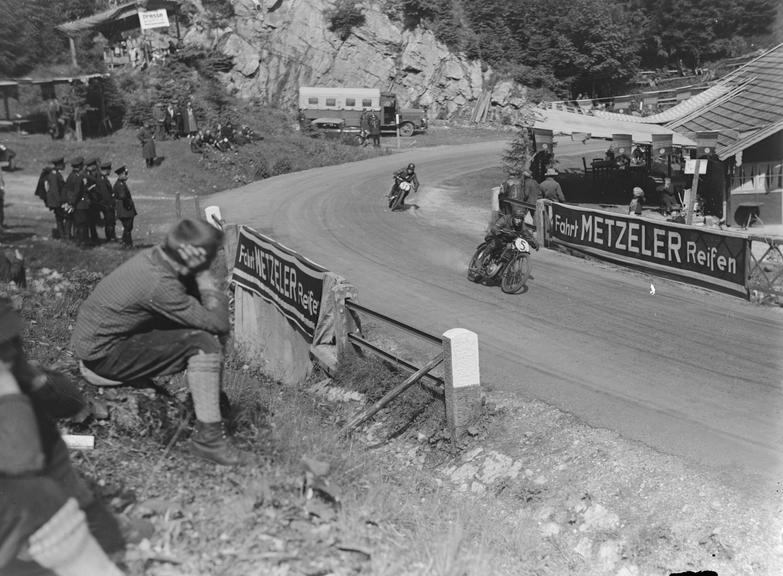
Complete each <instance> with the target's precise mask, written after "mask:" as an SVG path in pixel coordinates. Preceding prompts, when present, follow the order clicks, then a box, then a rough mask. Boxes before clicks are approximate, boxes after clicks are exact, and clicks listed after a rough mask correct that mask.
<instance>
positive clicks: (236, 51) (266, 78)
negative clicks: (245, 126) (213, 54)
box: [183, 0, 526, 121]
mask: <svg viewBox="0 0 783 576" xmlns="http://www.w3.org/2000/svg"><path fill="white" fill-rule="evenodd" d="M188 1H189V3H190V4H192V6H193V7H194V8H195V11H194V13H193V14H192V15H191V18H190V20H191V23H190V26H188V28H187V30H185V33H184V37H183V40H184V41H185V43H188V44H197V45H200V46H203V47H206V48H209V49H213V50H218V51H220V52H222V53H224V54H226V55H229V56H232V57H233V60H234V67H233V69H232V70H231V71H230V72H228V73H226V75H225V81H226V83H227V85H228V87H229V89H230V90H231V91H232V92H234V93H235V94H236V95H237V96H239V97H242V98H258V99H260V100H261V101H262V102H265V103H268V104H272V105H279V106H295V103H296V97H297V89H298V87H299V86H300V85H301V86H346V87H368V88H380V89H382V90H390V91H393V92H395V93H396V94H397V95H398V97H399V98H400V100H401V102H402V103H403V105H405V106H419V107H423V106H426V107H427V108H428V111H429V116H430V117H431V118H452V117H455V116H461V117H470V116H471V115H474V113H475V111H476V110H483V109H492V113H491V114H490V116H492V117H495V118H499V117H500V116H507V117H509V118H510V119H511V120H512V121H513V120H515V119H516V117H517V116H518V115H519V110H520V109H521V108H522V106H523V104H524V103H525V96H526V92H525V89H524V87H521V86H517V85H514V84H512V83H510V82H503V83H500V84H497V85H492V84H491V83H490V77H491V76H492V72H491V70H488V69H486V67H485V69H484V70H482V65H481V63H479V62H475V61H468V60H467V59H465V58H462V57H460V56H459V55H456V54H452V53H451V52H449V50H448V49H447V48H446V47H445V46H444V45H443V44H440V43H439V42H437V41H436V40H435V37H434V36H433V34H432V33H431V32H429V31H427V30H421V29H417V30H413V31H408V30H402V29H401V27H400V25H399V24H397V23H395V22H392V21H391V20H390V19H389V18H388V17H387V16H386V15H385V14H383V13H382V12H381V11H380V9H379V7H378V6H377V5H375V4H365V5H363V6H362V10H363V13H364V16H365V23H364V24H362V25H361V26H358V27H355V28H353V29H352V32H351V34H350V35H349V36H348V38H347V39H346V40H344V41H343V40H341V39H340V38H339V37H338V36H337V35H336V34H335V33H333V32H331V31H330V30H329V29H328V26H329V22H328V20H327V17H326V16H325V13H326V12H327V11H328V10H329V9H330V8H332V7H333V2H331V1H329V0H225V2H224V4H225V5H226V6H225V7H226V8H227V10H225V11H224V13H223V16H222V17H220V18H217V17H216V16H215V15H214V13H213V12H212V11H211V10H209V5H207V6H206V7H205V6H204V4H202V0H188ZM214 3H215V0H212V2H211V4H214ZM228 4H230V7H229V6H227V5H228Z"/></svg>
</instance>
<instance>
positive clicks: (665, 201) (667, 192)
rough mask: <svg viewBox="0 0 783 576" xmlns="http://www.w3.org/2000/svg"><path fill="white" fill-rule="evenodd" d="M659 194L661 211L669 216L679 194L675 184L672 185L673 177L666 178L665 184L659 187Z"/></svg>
mask: <svg viewBox="0 0 783 576" xmlns="http://www.w3.org/2000/svg"><path fill="white" fill-rule="evenodd" d="M657 192H658V195H659V197H660V199H661V211H662V212H663V214H664V215H665V216H668V215H669V214H671V212H672V208H673V207H674V205H675V204H677V196H676V194H675V192H674V186H672V179H671V178H664V179H663V184H661V185H660V186H658V188H657Z"/></svg>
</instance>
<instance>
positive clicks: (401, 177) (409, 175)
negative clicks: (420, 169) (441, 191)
mask: <svg viewBox="0 0 783 576" xmlns="http://www.w3.org/2000/svg"><path fill="white" fill-rule="evenodd" d="M400 182H408V183H409V184H410V185H411V186H412V187H413V193H414V194H415V193H416V192H418V191H419V179H418V178H417V177H416V165H415V164H414V163H413V162H411V163H410V164H408V166H407V167H406V168H405V169H403V170H398V171H397V172H395V173H394V184H393V185H392V189H391V190H390V191H389V196H390V197H391V196H392V195H394V189H395V188H397V186H399V183H400ZM409 193H410V190H402V189H401V190H400V194H402V200H400V203H399V205H398V206H397V209H398V210H403V209H404V208H405V198H407V196H408V194H409Z"/></svg>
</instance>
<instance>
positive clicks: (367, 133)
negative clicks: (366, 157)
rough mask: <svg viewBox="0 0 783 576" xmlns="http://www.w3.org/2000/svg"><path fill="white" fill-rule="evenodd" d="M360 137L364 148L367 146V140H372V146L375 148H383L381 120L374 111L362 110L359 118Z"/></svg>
mask: <svg viewBox="0 0 783 576" xmlns="http://www.w3.org/2000/svg"><path fill="white" fill-rule="evenodd" d="M359 137H360V138H361V143H362V146H366V145H367V138H368V137H369V138H370V139H372V145H373V147H375V148H380V147H381V119H380V118H378V115H377V114H376V113H375V111H374V110H367V108H365V109H364V110H362V114H361V116H360V117H359Z"/></svg>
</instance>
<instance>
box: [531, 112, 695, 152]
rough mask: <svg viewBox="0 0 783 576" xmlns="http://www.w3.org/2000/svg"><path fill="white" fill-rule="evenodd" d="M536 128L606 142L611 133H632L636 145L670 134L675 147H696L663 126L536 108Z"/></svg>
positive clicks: (648, 142) (680, 135) (685, 138)
mask: <svg viewBox="0 0 783 576" xmlns="http://www.w3.org/2000/svg"><path fill="white" fill-rule="evenodd" d="M535 127H536V128H545V129H548V130H552V131H553V132H555V133H557V134H577V133H587V134H590V135H591V136H592V137H593V138H606V139H611V138H612V134H631V136H632V137H633V141H634V143H636V144H652V135H653V134H671V136H672V142H673V144H674V145H675V146H687V147H696V142H695V141H693V140H691V139H690V138H688V137H687V136H683V135H682V134H678V133H677V132H675V131H674V130H672V129H671V128H666V127H665V126H658V125H657V124H640V123H636V122H625V121H622V120H615V119H613V118H601V117H597V116H589V115H586V114H575V113H573V112H565V111H563V110H550V109H536V123H535Z"/></svg>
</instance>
